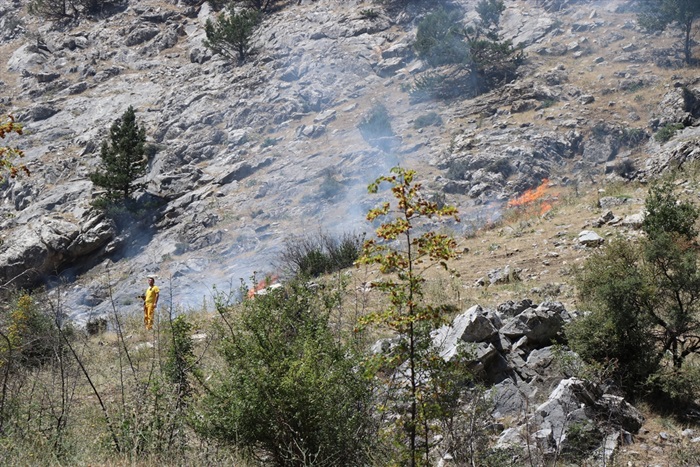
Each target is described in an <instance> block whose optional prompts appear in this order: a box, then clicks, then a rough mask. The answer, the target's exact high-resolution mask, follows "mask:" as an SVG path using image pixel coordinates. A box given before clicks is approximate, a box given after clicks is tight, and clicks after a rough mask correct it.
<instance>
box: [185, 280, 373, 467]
mask: <svg viewBox="0 0 700 467" xmlns="http://www.w3.org/2000/svg"><path fill="white" fill-rule="evenodd" d="M335 305H336V303H335V302H334V301H333V300H328V297H321V296H318V295H316V293H314V292H312V291H311V290H309V289H308V288H306V287H305V286H304V285H302V284H298V283H295V284H290V285H288V286H287V287H285V288H284V289H277V290H272V291H270V292H269V293H268V294H265V295H258V296H256V297H255V298H254V299H252V300H247V301H245V302H244V303H243V305H242V309H241V310H240V313H238V314H237V315H236V316H232V311H231V310H230V309H220V312H221V313H222V316H224V317H225V319H226V322H227V323H228V325H229V326H227V327H226V328H225V330H224V331H223V333H224V334H225V336H224V338H223V340H222V343H221V346H220V352H221V355H222V357H223V359H224V361H225V363H226V367H225V370H224V372H223V374H222V375H221V376H220V378H218V379H217V380H216V381H212V382H211V383H210V392H209V393H208V395H207V396H205V398H204V399H203V401H202V403H201V405H200V406H199V407H198V411H197V414H196V417H195V426H196V429H197V430H198V431H199V432H200V433H201V434H203V435H204V436H206V437H211V438H214V439H218V440H220V441H221V442H224V443H227V444H233V445H235V446H236V447H237V448H239V449H240V450H241V451H242V452H243V453H245V454H247V455H248V456H250V457H251V458H255V459H257V460H258V461H260V459H261V458H262V457H265V458H267V463H269V464H272V465H277V466H300V467H301V466H306V465H318V466H343V465H347V466H355V465H367V464H368V461H369V459H368V456H369V449H368V448H369V446H370V445H371V442H372V439H373V437H372V433H373V431H372V429H373V421H372V419H371V416H370V410H369V408H370V399H371V390H370V385H369V384H368V381H367V380H365V379H364V377H363V376H362V371H361V369H360V366H359V360H358V359H357V357H356V356H355V354H354V352H353V351H352V349H351V348H349V347H347V346H346V345H344V344H342V343H341V342H340V340H339V339H338V336H335V335H333V334H332V333H331V331H330V329H329V312H330V310H331V309H332V307H333V306H335Z"/></svg>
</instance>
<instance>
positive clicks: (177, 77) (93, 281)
mask: <svg viewBox="0 0 700 467" xmlns="http://www.w3.org/2000/svg"><path fill="white" fill-rule="evenodd" d="M454 3H455V4H458V5H459V6H461V7H462V8H463V9H464V10H465V21H466V22H469V21H473V19H474V18H475V13H474V11H473V7H474V5H473V2H471V1H466V0H464V1H457V2H454ZM421 5H422V3H421V2H415V3H409V5H408V6H406V7H398V6H390V5H387V4H383V3H382V4H380V3H372V2H364V1H342V2H318V1H316V2H313V1H307V0H304V1H302V2H301V3H300V4H299V5H297V2H292V3H290V4H289V5H287V6H286V8H284V9H281V10H280V11H277V12H275V13H273V14H271V15H268V16H267V17H266V18H265V20H264V22H263V24H262V25H261V27H260V28H259V30H258V31H257V33H256V35H255V41H254V43H255V48H256V53H255V54H254V55H253V56H252V57H251V58H250V60H248V61H247V62H246V63H244V64H242V65H240V66H239V65H234V64H230V63H227V62H225V61H223V60H221V59H220V58H218V57H216V56H214V57H212V55H211V52H210V51H209V50H208V49H207V48H206V47H204V46H203V44H202V41H203V39H204V38H205V34H204V24H205V22H206V20H207V19H208V18H213V17H214V16H215V14H216V13H214V12H213V11H212V10H211V8H210V7H209V6H208V4H204V5H203V6H202V7H201V8H193V7H188V6H186V5H181V4H171V3H164V2H159V1H157V0H140V1H136V0H132V1H131V2H129V4H128V6H127V7H126V8H125V9H123V10H122V11H117V12H112V14H109V15H105V16H104V17H103V18H100V19H80V20H73V21H64V22H47V21H42V20H40V19H38V18H36V17H32V16H29V15H27V13H26V8H25V6H26V5H24V3H23V2H17V1H15V2H14V3H13V4H11V5H6V6H5V7H3V8H2V11H1V12H0V33H2V42H1V43H0V57H1V60H0V61H1V63H2V67H1V69H0V80H2V83H3V88H4V89H5V91H6V92H5V93H4V95H5V97H4V98H3V99H2V111H3V112H4V113H12V114H14V115H16V116H17V117H18V119H19V120H20V121H21V122H22V123H23V124H24V125H25V128H26V130H27V132H26V135H25V136H24V137H22V138H21V139H18V140H13V141H11V142H13V143H14V142H16V144H17V145H19V146H20V147H21V148H22V149H24V150H25V152H26V154H27V157H26V159H27V162H28V164H29V167H30V169H31V170H32V172H33V175H32V177H31V178H26V179H22V180H10V181H8V182H7V183H5V184H4V185H3V187H2V193H0V197H1V199H2V200H3V203H2V206H1V209H2V216H1V217H2V224H1V228H2V237H3V244H2V247H1V248H2V250H0V274H1V276H2V283H8V282H14V283H16V284H18V285H23V286H27V285H36V284H48V285H53V284H56V283H57V282H58V281H57V279H59V278H60V279H64V280H66V281H67V282H68V284H69V286H68V287H65V288H64V289H63V291H64V293H65V298H64V302H65V303H66V304H67V306H66V309H67V310H69V314H70V315H71V316H72V317H73V318H75V319H76V320H77V321H78V322H83V321H84V320H85V319H86V318H87V316H88V315H89V314H100V313H103V312H104V311H105V310H107V309H108V307H109V306H111V305H110V304H109V303H108V302H109V301H108V300H107V298H108V297H107V292H108V289H109V288H108V287H106V284H108V283H109V285H110V287H111V288H113V290H112V291H111V292H112V294H113V296H114V297H115V298H116V300H117V303H118V304H120V305H124V306H128V305H129V304H130V303H131V302H132V301H133V295H134V292H135V291H140V289H141V288H142V287H143V282H142V281H143V276H144V275H145V274H147V273H149V274H157V275H158V276H159V277H160V278H161V279H160V280H161V283H162V284H164V285H165V286H166V289H167V290H168V293H167V294H164V296H168V297H169V300H172V302H173V303H172V304H173V305H174V306H190V305H195V304H201V302H202V299H203V297H204V298H206V297H209V296H210V294H211V292H212V287H213V286H217V287H218V288H226V287H228V286H229V285H230V284H231V282H233V284H234V286H235V284H237V281H238V279H239V278H247V277H249V276H250V275H251V274H252V273H253V271H256V270H257V271H265V272H267V271H271V270H272V269H274V265H273V262H274V259H275V257H276V254H277V253H278V252H279V251H280V249H281V248H282V247H283V243H284V240H285V239H287V238H289V237H290V236H292V235H301V234H304V233H315V232H317V231H318V230H319V229H326V230H327V231H330V232H332V233H334V232H346V231H355V232H361V231H365V230H367V226H366V225H365V224H364V221H363V218H364V213H365V212H366V210H367V209H368V208H370V207H372V206H373V205H374V203H375V202H376V200H375V199H372V198H370V197H368V195H367V194H366V186H367V184H368V183H369V182H371V181H372V180H373V179H374V178H375V177H376V176H378V175H381V174H385V173H387V171H388V169H389V168H390V167H392V166H395V165H397V164H401V165H402V166H406V167H411V168H416V169H417V170H418V172H419V174H420V176H421V178H423V179H424V180H427V181H428V183H427V186H426V188H427V189H428V190H431V191H435V192H437V193H441V192H442V193H446V196H447V201H449V202H451V203H454V204H456V205H457V206H458V207H459V209H460V212H461V214H462V217H463V218H464V220H465V222H463V224H462V226H453V227H452V228H454V229H457V230H455V231H456V233H457V234H458V235H463V234H466V233H468V231H469V230H470V229H473V228H474V227H475V226H478V225H479V224H480V223H482V222H484V221H487V220H494V219H497V218H498V217H499V216H500V215H501V212H502V209H503V206H504V204H505V202H506V201H507V200H508V199H509V198H512V197H514V196H517V195H518V194H520V193H522V192H523V191H524V190H526V189H528V188H533V187H535V186H537V185H539V184H540V183H541V182H542V181H543V180H545V179H548V180H550V183H552V184H557V185H572V186H573V185H575V186H577V187H578V186H581V187H586V186H588V185H590V184H593V183H597V182H599V181H601V180H602V179H603V177H606V176H611V177H616V176H617V175H615V174H614V172H615V169H616V167H618V165H619V164H620V161H625V160H627V161H629V162H627V163H626V164H627V165H626V167H631V168H630V170H629V173H625V175H628V176H637V177H642V178H643V177H646V176H648V174H646V173H645V172H643V171H640V169H643V168H644V167H645V164H646V161H647V159H650V158H651V159H652V160H657V159H658V160H663V158H664V157H666V156H667V155H668V154H672V153H673V148H675V146H673V147H671V145H672V144H675V143H676V141H677V140H673V141H672V142H671V143H669V145H668V146H667V147H660V146H659V145H658V144H657V143H656V142H654V140H653V139H651V140H650V139H649V136H650V135H651V132H652V130H653V129H656V128H658V126H659V125H663V124H664V123H667V122H674V121H684V122H686V123H687V124H692V123H694V122H695V118H696V117H697V116H698V113H700V112H698V108H697V106H693V105H690V106H689V105H688V102H687V101H686V100H684V99H683V97H682V96H683V95H682V93H681V91H682V90H683V89H687V90H690V92H691V94H692V95H697V96H698V97H700V91H698V87H697V78H695V75H694V73H693V71H692V70H689V69H684V68H678V67H677V66H678V65H680V58H679V57H680V52H681V51H680V50H676V49H677V41H676V39H675V38H674V37H673V35H672V34H670V33H669V34H663V35H658V36H654V37H650V36H647V35H644V34H643V33H642V31H641V30H640V29H639V28H638V27H637V25H636V23H635V21H634V19H635V16H634V13H633V12H632V11H631V10H630V9H629V5H628V2H626V1H622V0H613V1H605V2H598V1H583V0H581V1H571V2H537V1H534V0H532V1H531V0H528V1H523V0H517V1H506V7H507V8H506V11H505V12H504V14H503V17H502V19H501V25H502V35H503V37H505V38H508V39H512V40H513V42H514V43H515V44H519V45H521V46H522V47H523V48H524V49H523V50H524V51H525V53H526V54H527V60H526V63H525V65H523V67H522V68H521V69H520V75H519V78H518V79H517V80H516V81H515V82H514V83H510V84H508V85H506V86H504V87H503V88H500V89H498V90H496V91H494V92H492V93H489V94H486V95H482V96H480V97H477V98H474V99H456V100H451V101H447V102H446V101H423V102H417V103H416V102H413V101H412V99H411V97H410V95H409V93H408V92H407V89H409V88H410V87H411V86H412V84H413V82H414V79H415V77H416V76H418V75H419V74H420V73H423V72H425V71H426V69H427V66H426V65H425V64H424V63H422V62H421V61H420V60H419V59H418V57H416V55H415V52H414V51H413V48H412V42H413V39H414V37H415V33H416V26H417V24H418V22H419V21H420V20H421V18H422V17H423V16H424V15H425V14H426V12H428V11H429V10H430V8H431V7H430V6H421ZM20 7H22V8H20ZM367 9H372V10H375V11H376V12H377V13H378V16H377V17H376V18H370V17H367V16H365V15H362V14H361V11H363V10H367ZM679 93H681V94H679ZM693 93H697V94H693ZM679 96H680V97H679ZM380 104H381V105H383V106H384V107H385V108H386V109H387V111H388V114H389V121H390V124H391V127H392V129H393V133H394V136H393V137H391V138H389V139H388V140H386V141H383V142H381V143H380V144H377V142H376V141H368V140H365V139H364V138H363V136H362V134H361V132H360V131H359V129H358V125H359V124H360V122H362V121H363V119H364V118H366V116H367V115H368V113H369V112H370V111H371V110H372V109H373V108H376V106H377V105H380ZM129 105H132V106H133V107H134V108H135V110H136V112H137V118H138V119H139V121H141V122H143V123H144V124H145V126H146V130H147V135H148V138H149V141H150V142H151V143H152V144H154V145H155V147H156V149H157V151H156V154H155V156H154V158H153V159H152V160H151V161H150V164H149V171H148V175H147V176H146V177H145V178H146V180H145V181H146V182H147V183H148V188H147V193H143V194H142V195H141V199H142V200H144V201H146V200H151V201H157V202H158V203H156V204H157V205H158V206H159V207H157V208H153V209H152V211H153V213H152V219H153V220H152V223H150V224H149V225H146V226H145V227H144V228H138V229H127V230H125V231H122V232H121V233H119V232H118V231H117V230H116V228H115V227H114V225H113V224H112V223H111V222H109V221H108V220H107V219H105V218H104V217H103V216H102V215H101V214H100V213H99V212H97V211H95V210H94V209H93V208H91V206H90V202H91V201H92V200H93V199H94V197H95V196H96V194H97V193H98V190H96V189H95V187H93V186H92V184H91V182H89V179H88V174H89V173H90V172H91V171H92V170H94V168H95V167H96V165H97V163H98V161H99V147H100V144H101V142H102V141H103V139H104V138H105V137H106V135H107V131H108V129H109V126H110V125H111V124H112V122H113V121H114V120H115V119H116V118H118V117H119V116H120V115H121V114H122V113H123V112H124V110H126V108H127V107H128V106H129ZM435 114H437V115H438V116H439V117H440V119H439V122H440V123H437V124H435V125H428V126H423V125H422V124H421V123H420V120H419V118H420V117H426V116H432V117H431V118H434V115H435ZM417 122H418V123H417ZM692 131H693V129H692V128H689V129H687V130H686V131H685V132H684V133H683V134H681V135H680V136H679V138H684V140H685V141H686V144H687V145H689V146H688V148H686V150H685V152H684V153H683V154H686V155H687V154H688V153H692V148H694V147H696V145H697V143H696V142H695V141H697V137H693V134H692ZM630 135H632V136H630ZM657 155H658V157H657ZM652 165H653V164H652ZM657 165H659V164H658V163H657ZM661 165H663V164H661ZM618 172H619V170H618ZM470 279H472V278H470Z"/></svg>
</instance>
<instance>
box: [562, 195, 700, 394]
mask: <svg viewBox="0 0 700 467" xmlns="http://www.w3.org/2000/svg"><path fill="white" fill-rule="evenodd" d="M645 207H646V211H647V215H646V218H645V221H644V224H643V225H642V229H643V230H644V231H645V233H646V234H647V236H646V238H644V239H642V240H640V241H639V242H638V243H637V244H631V243H630V242H629V241H628V240H627V239H617V240H614V241H612V242H610V243H609V244H608V245H607V246H606V247H605V248H604V249H603V250H602V251H600V252H598V253H596V254H594V255H593V256H592V257H590V258H589V259H588V260H587V261H586V263H585V265H584V269H583V271H582V272H581V274H580V275H579V277H578V280H577V282H578V284H577V285H578V290H579V297H580V298H581V300H582V302H583V303H584V306H588V307H589V308H590V309H591V312H590V314H589V315H588V316H586V317H584V318H582V319H579V320H576V321H574V322H572V323H571V324H570V325H569V326H568V328H567V336H568V337H569V340H570V344H571V347H572V349H573V350H575V351H576V352H578V353H579V354H580V355H581V356H582V357H583V358H584V359H586V360H592V361H595V362H599V363H606V362H611V361H612V362H615V363H616V367H617V371H616V377H617V380H618V381H619V382H620V383H621V385H622V388H623V389H624V390H625V391H626V392H627V393H628V394H631V395H639V394H640V393H642V392H643V391H644V390H646V389H648V387H647V388H645V387H644V386H645V384H646V383H648V382H653V381H658V380H659V375H662V374H666V373H668V372H672V373H674V374H681V373H682V372H684V371H685V369H686V366H685V365H687V364H688V362H689V361H690V362H691V363H692V361H693V359H692V358H690V359H689V358H688V357H690V356H694V355H696V354H698V353H699V352H700V349H698V347H697V345H696V344H695V342H696V340H695V337H694V336H695V329H698V328H699V327H700V269H699V268H698V259H699V258H698V254H699V253H698V250H697V247H696V246H695V240H696V236H697V230H696V229H695V223H696V222H697V220H698V217H699V216H700V210H698V209H697V208H696V207H695V206H694V205H692V204H691V203H690V202H681V201H679V200H678V198H677V197H676V195H675V194H674V192H673V185H672V184H670V183H661V184H656V185H654V186H652V187H651V188H650V190H649V193H648V195H647V199H646V203H645ZM655 386H657V387H658V385H655Z"/></svg>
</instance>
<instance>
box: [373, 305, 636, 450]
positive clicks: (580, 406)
mask: <svg viewBox="0 0 700 467" xmlns="http://www.w3.org/2000/svg"><path fill="white" fill-rule="evenodd" d="M489 315H492V316H491V317H490V318H489ZM509 315H510V317H509ZM494 316H498V319H494ZM570 319H571V318H570V315H569V313H568V312H567V310H566V309H565V307H564V306H563V305H562V304H561V303H559V302H543V303H540V304H539V305H535V304H533V303H532V301H531V300H523V301H521V302H519V303H514V302H512V301H511V302H506V303H503V304H501V305H499V306H498V309H497V311H493V310H484V309H483V308H481V307H480V306H478V305H477V306H474V307H472V308H470V309H469V310H467V311H466V312H464V313H463V314H461V315H459V316H457V317H456V318H455V319H454V320H453V322H452V324H451V325H450V326H444V327H442V328H440V329H439V330H438V331H436V332H435V333H434V334H433V336H432V337H433V343H434V345H435V346H436V347H437V348H438V349H440V353H441V355H442V357H443V358H445V359H446V360H449V359H451V358H453V357H454V356H455V355H456V354H457V353H458V352H465V351H466V352H469V355H471V357H472V361H471V371H472V372H473V373H474V374H475V375H477V377H478V378H480V380H481V381H482V382H483V383H485V384H488V385H491V389H490V394H491V398H492V400H493V404H494V406H493V412H492V415H493V416H494V418H496V419H497V420H498V419H503V418H507V419H510V420H513V419H518V420H522V422H521V423H520V425H519V426H516V427H512V428H509V429H507V430H505V431H503V433H501V436H500V438H499V441H498V443H497V446H498V447H500V448H508V447H516V448H517V449H528V445H529V449H537V450H538V452H540V453H542V454H543V455H545V456H552V455H556V454H557V453H562V452H565V451H566V450H567V449H570V448H571V447H572V446H571V444H570V442H569V439H570V438H569V433H572V432H576V433H580V432H581V430H583V431H586V432H589V437H590V439H592V440H596V441H597V442H599V443H600V446H601V449H605V450H606V455H611V453H612V451H614V450H615V449H616V447H617V438H610V437H609V436H607V435H606V433H608V432H609V431H610V426H614V427H615V428H614V429H619V430H623V431H624V432H629V433H636V432H637V431H638V430H639V429H640V427H641V426H642V423H643V417H642V416H641V414H640V412H639V411H638V410H637V409H635V408H634V407H633V406H631V405H630V404H629V403H627V402H626V401H625V400H624V399H623V398H621V397H619V396H615V395H612V394H605V393H604V391H603V390H602V389H601V388H600V387H599V386H597V385H595V384H593V383H590V382H586V381H582V380H579V379H576V378H571V377H568V376H567V375H566V374H565V373H564V369H563V368H562V366H561V365H560V361H561V358H562V357H564V356H566V358H567V359H574V360H575V359H577V358H578V356H576V354H574V353H573V352H571V351H569V350H564V349H560V350H555V348H554V347H553V346H551V345H550V344H551V343H552V342H553V341H554V340H556V339H558V338H559V337H560V332H561V330H562V327H563V325H564V323H565V322H567V321H569V320H570ZM501 321H502V324H501ZM494 323H498V325H495V324H494ZM382 345H383V346H384V347H385V348H386V349H387V351H388V349H389V348H390V347H389V346H390V344H389V342H388V341H382V342H381V343H380V342H378V343H377V345H376V347H377V348H380V347H381V346H382ZM560 352H561V354H560ZM543 395H548V397H547V400H546V401H545V402H544V403H540V404H539V405H535V401H537V400H540V401H541V400H542V398H543ZM600 420H605V425H601V424H600V423H599V421H600ZM608 451H610V452H608Z"/></svg>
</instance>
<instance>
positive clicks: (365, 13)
mask: <svg viewBox="0 0 700 467" xmlns="http://www.w3.org/2000/svg"><path fill="white" fill-rule="evenodd" d="M360 16H362V17H363V18H365V19H376V18H378V17H379V13H377V12H376V11H375V10H373V9H371V8H367V9H364V10H360Z"/></svg>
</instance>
